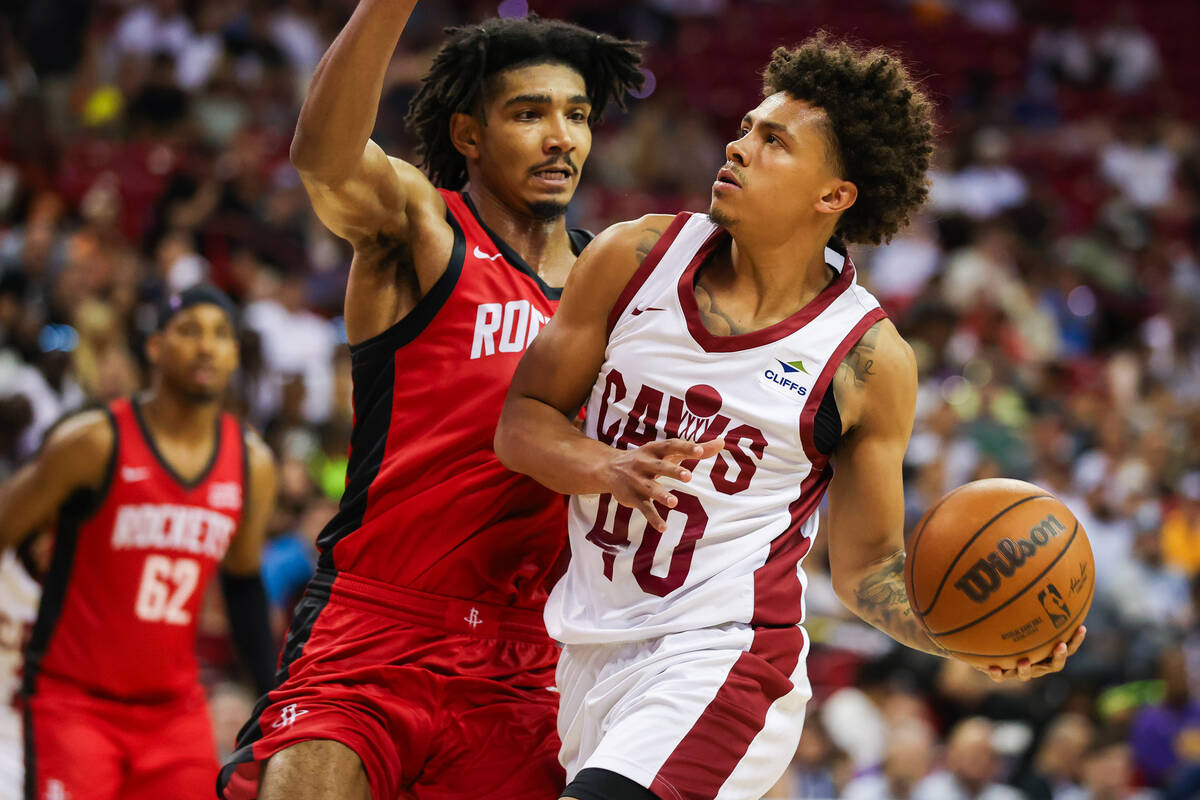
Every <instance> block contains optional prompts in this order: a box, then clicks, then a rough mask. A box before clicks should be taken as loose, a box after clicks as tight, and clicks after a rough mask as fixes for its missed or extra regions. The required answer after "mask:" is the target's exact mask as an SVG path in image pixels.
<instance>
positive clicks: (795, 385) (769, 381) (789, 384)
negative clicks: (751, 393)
mask: <svg viewBox="0 0 1200 800" xmlns="http://www.w3.org/2000/svg"><path fill="white" fill-rule="evenodd" d="M774 361H775V364H772V365H771V366H769V367H767V368H766V369H765V370H763V372H762V374H761V375H760V376H759V377H760V379H761V380H762V382H763V384H764V385H766V386H768V387H769V388H771V389H772V390H774V391H777V392H782V393H783V394H785V395H787V396H788V397H789V398H791V399H792V400H797V401H803V400H804V399H805V398H806V397H808V390H809V384H810V383H811V380H809V379H808V378H807V377H806V376H809V375H810V373H809V371H808V370H807V369H805V367H804V361H803V360H799V359H797V360H796V361H783V360H782V359H778V358H776V359H774ZM776 365H778V366H776Z"/></svg>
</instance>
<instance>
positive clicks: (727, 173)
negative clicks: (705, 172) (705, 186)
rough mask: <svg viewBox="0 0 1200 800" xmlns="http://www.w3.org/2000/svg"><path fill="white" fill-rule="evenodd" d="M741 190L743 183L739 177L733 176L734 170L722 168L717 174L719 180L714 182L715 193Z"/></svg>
mask: <svg viewBox="0 0 1200 800" xmlns="http://www.w3.org/2000/svg"><path fill="white" fill-rule="evenodd" d="M741 188H742V182H741V181H739V180H738V178H737V175H734V174H733V170H731V169H730V168H729V167H721V170H720V171H719V172H718V173H717V180H716V181H714V182H713V191H714V192H715V191H717V190H718V189H741Z"/></svg>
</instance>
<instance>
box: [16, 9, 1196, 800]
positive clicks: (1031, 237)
mask: <svg viewBox="0 0 1200 800" xmlns="http://www.w3.org/2000/svg"><path fill="white" fill-rule="evenodd" d="M1048 7H1049V8H1048ZM352 8H353V2H352V0H251V2H236V0H42V2H38V3H29V4H22V3H17V4H15V5H14V4H0V478H3V477H4V476H5V475H7V474H9V473H11V471H12V470H13V469H14V468H15V467H16V466H17V465H19V464H20V463H21V462H22V461H23V460H24V459H26V458H28V456H29V455H30V454H31V453H32V452H33V451H34V449H35V448H36V447H37V445H38V442H39V441H40V437H41V435H42V434H43V432H44V431H45V430H46V429H47V427H48V426H49V425H51V424H52V423H53V422H54V421H55V420H56V419H57V418H59V417H60V416H61V415H62V414H64V413H67V412H70V411H72V410H74V409H77V408H80V407H82V406H83V405H85V404H87V403H92V402H102V401H105V400H108V399H110V398H113V397H116V396H119V395H124V394H129V393H131V392H135V391H137V390H138V389H139V388H140V387H141V386H142V385H143V382H144V378H145V367H146V364H145V358H144V355H143V352H142V344H143V341H144V338H145V336H146V335H147V333H148V332H149V330H150V327H151V325H152V324H153V319H154V317H153V314H152V311H151V310H152V308H153V306H154V303H155V302H156V301H157V300H158V299H159V298H160V297H161V296H162V295H163V294H164V293H166V292H170V291H172V290H176V289H180V288H183V287H186V286H188V285H190V284H192V283H195V282H196V281H198V280H209V281H212V282H215V283H216V284H218V285H220V286H221V287H223V288H225V289H226V290H227V291H228V292H229V293H230V294H231V295H233V296H234V297H235V298H236V299H237V301H238V302H239V303H240V304H241V306H242V308H243V312H244V316H243V320H244V323H245V324H244V331H243V340H242V370H241V373H240V375H239V378H238V380H237V384H236V387H235V392H234V396H233V397H231V398H230V403H231V404H232V405H233V406H235V407H236V408H237V409H238V410H239V411H240V413H242V414H243V415H244V416H245V417H246V418H247V419H248V420H249V421H250V422H251V423H252V424H253V425H254V426H256V427H257V428H258V429H259V430H260V431H262V432H263V434H264V436H265V438H266V439H267V441H268V443H269V444H270V445H271V447H272V448H273V449H274V451H275V453H276V455H277V457H278V459H279V462H280V465H281V472H280V475H281V480H280V482H281V490H280V497H279V503H278V507H277V510H276V512H275V518H274V519H273V521H272V524H271V541H270V543H269V545H268V550H267V552H266V554H265V557H264V578H265V581H266V584H267V587H268V592H269V594H270V596H271V600H272V602H273V604H274V607H275V612H276V615H277V620H276V621H277V627H278V629H279V630H282V628H283V626H284V624H285V621H286V619H287V617H288V614H289V611H290V608H291V605H292V603H293V602H294V601H295V599H296V597H297V595H298V593H299V592H300V591H301V590H302V588H303V585H304V582H305V581H306V580H307V577H308V575H309V574H310V572H311V570H312V568H313V565H314V560H315V551H314V548H313V541H314V539H315V536H316V533H317V531H319V530H320V528H321V526H322V525H323V524H324V523H325V521H326V520H327V519H328V518H329V517H330V516H331V514H332V512H333V510H334V509H335V507H336V503H337V501H338V499H339V496H340V492H341V488H342V485H343V481H344V475H345V464H346V448H347V443H348V439H349V430H350V425H351V422H352V409H351V406H350V396H351V393H350V369H349V358H348V353H347V350H346V347H345V335H344V332H343V328H342V324H341V320H340V318H339V314H340V309H341V301H342V288H343V285H344V280H345V276H346V273H347V270H348V261H349V250H348V248H347V247H345V246H344V245H343V244H342V243H341V242H339V241H338V240H336V239H334V238H333V237H332V236H330V235H329V234H328V233H327V232H326V231H325V230H324V229H323V228H322V227H321V225H320V224H319V223H318V222H317V220H316V219H315V217H314V216H313V214H312V213H311V210H310V207H309V204H308V200H307V198H306V196H305V194H304V190H303V188H302V187H301V186H300V184H299V180H298V178H297V176H296V173H295V171H294V170H293V169H292V168H291V167H290V165H289V164H288V160H287V151H288V145H289V143H290V138H291V133H292V129H293V127H294V124H295V118H296V114H297V111H298V109H299V106H300V103H301V102H302V101H303V97H304V91H305V88H306V86H307V82H308V79H309V77H310V75H311V73H312V70H313V68H314V67H315V65H316V63H317V61H318V60H319V59H320V57H321V54H322V53H323V52H324V49H325V47H326V45H327V44H328V42H329V41H330V40H331V39H332V37H333V36H335V35H336V33H337V31H338V30H339V29H340V27H341V25H342V24H343V23H344V21H345V19H346V18H347V17H348V15H349V13H350V11H351V9H352ZM526 9H530V10H533V11H536V12H538V13H540V14H542V15H544V16H554V17H563V18H569V19H572V20H574V21H577V22H580V23H582V24H585V25H588V26H590V27H592V28H595V29H597V30H604V31H608V32H612V33H617V34H620V35H624V36H628V37H631V38H636V39H640V40H644V41H646V42H648V47H647V59H646V68H647V70H648V72H649V75H648V78H649V80H648V82H647V86H646V91H645V94H646V97H644V98H642V99H638V100H634V101H632V102H631V104H630V108H629V109H628V110H627V111H626V112H614V113H611V114H610V115H609V119H608V120H606V121H605V123H604V124H603V125H602V126H601V127H600V128H598V129H597V131H596V140H595V145H594V148H593V153H592V156H591V159H590V161H589V162H588V164H587V167H586V169H585V172H584V180H583V183H582V186H581V189H580V191H579V193H578V195H577V196H576V200H575V202H574V204H573V207H572V211H571V223H572V224H577V225H582V226H585V227H589V228H591V229H593V230H600V229H602V228H603V227H605V225H606V224H608V223H611V222H614V221H617V220H620V219H627V218H629V217H631V216H635V215H638V214H641V213H645V212H648V211H671V210H674V209H676V208H689V209H695V210H703V209H705V208H707V205H708V191H709V189H708V187H709V185H710V184H711V182H712V176H713V174H714V172H715V170H716V168H717V167H718V166H719V165H720V163H721V162H722V161H723V146H724V143H725V141H726V140H727V139H728V138H729V137H730V135H732V133H733V131H734V130H735V125H736V123H737V121H738V119H740V117H741V114H742V113H743V112H744V111H745V110H746V109H747V108H750V107H751V106H752V105H753V104H754V103H755V102H756V97H757V96H758V92H759V79H758V76H757V74H756V71H757V70H758V69H759V68H760V67H761V66H762V64H764V63H765V61H766V59H767V56H768V54H769V52H770V49H771V48H772V47H773V46H774V45H777V44H786V43H791V42H794V41H798V40H799V39H801V38H803V37H804V36H806V35H808V34H810V33H812V32H813V31H815V30H816V29H818V28H820V27H824V28H826V29H827V30H829V31H831V32H832V33H834V34H835V35H850V36H853V37H855V38H856V39H857V40H859V41H860V42H862V43H864V44H869V45H885V46H888V47H890V48H892V49H895V50H897V51H899V52H900V53H901V54H903V55H904V56H905V57H906V59H907V61H908V62H909V63H910V65H911V67H912V70H913V72H914V73H915V74H917V75H918V76H920V77H922V79H923V81H924V83H925V85H926V87H927V88H928V90H929V91H930V92H931V93H932V94H933V95H934V97H935V99H936V101H937V104H938V108H939V127H940V129H941V132H942V133H941V137H940V141H939V151H938V156H937V162H936V165H935V169H934V171H933V174H932V175H931V178H932V186H931V195H930V203H929V205H928V206H927V208H926V210H925V212H924V213H922V215H921V216H920V217H919V218H917V219H916V220H914V222H913V224H912V225H911V226H910V227H909V228H908V229H907V230H906V231H904V232H903V233H902V234H901V235H900V236H898V237H897V238H896V239H894V240H893V241H892V242H891V243H890V244H887V245H885V246H880V247H876V248H852V250H851V253H852V255H853V257H854V259H855V262H856V264H858V265H859V268H860V272H861V275H862V281H863V282H864V283H865V284H866V285H867V286H868V287H869V288H871V289H872V290H873V291H874V292H875V293H876V294H877V295H878V296H879V297H880V299H881V301H882V302H883V304H884V307H885V308H886V309H887V310H888V312H889V314H890V315H891V317H892V319H893V320H894V321H895V322H896V324H897V325H898V327H899V328H900V330H901V332H902V333H903V334H904V335H905V336H906V338H907V339H908V341H909V342H910V343H911V344H912V345H913V347H914V349H915V351H916V353H917V356H918V361H919V368H920V376H921V382H920V390H919V401H918V408H917V420H916V427H915V430H914V432H913V438H912V442H911V445H910V447H909V451H908V455H907V459H906V473H907V474H906V491H907V502H908V520H909V524H910V525H911V524H913V523H915V522H916V520H918V519H919V518H920V516H921V514H922V513H924V511H925V510H926V509H927V508H929V507H930V505H931V504H932V503H933V502H934V501H936V499H937V498H938V497H940V496H941V495H942V494H943V493H945V492H946V491H948V490H949V489H951V488H953V487H954V486H957V485H959V484H961V483H964V482H966V481H968V480H972V479H977V478H983V477H991V476H999V475H1007V476H1013V477H1018V478H1023V479H1026V480H1031V481H1034V482H1036V483H1038V484H1040V485H1042V486H1045V487H1046V488H1048V489H1050V490H1052V491H1053V492H1055V493H1056V494H1057V495H1058V496H1059V497H1061V498H1062V499H1063V500H1064V501H1065V502H1066V503H1067V505H1068V506H1069V507H1070V508H1071V510H1072V511H1073V513H1074V514H1075V515H1076V517H1077V518H1078V519H1079V521H1080V523H1081V524H1082V526H1083V528H1084V529H1085V530H1086V531H1087V533H1088V535H1089V537H1090V539H1091V543H1092V547H1093V549H1094V551H1095V556H1096V563H1097V570H1096V597H1095V601H1094V605H1093V609H1092V612H1091V615H1090V617H1089V618H1088V621H1087V625H1088V629H1089V632H1088V637H1087V642H1086V644H1085V645H1084V648H1083V650H1081V651H1080V653H1079V654H1078V655H1076V656H1075V657H1073V658H1072V659H1071V660H1070V662H1069V663H1068V666H1067V669H1066V670H1065V671H1064V672H1063V673H1062V674H1061V675H1057V676H1053V677H1050V678H1047V679H1044V680H1041V681H1037V682H1035V683H1034V684H1032V685H1030V686H1022V687H1018V688H1009V687H1004V688H1000V687H998V686H996V685H995V684H992V683H991V681H989V680H988V679H987V677H986V676H984V675H982V674H980V673H977V672H975V671H973V670H971V669H970V668H968V667H964V666H962V665H960V664H956V663H950V662H944V661H941V660H938V659H934V658H931V657H925V656H922V655H921V654H918V653H914V652H911V651H907V650H903V649H901V648H899V647H898V646H895V645H893V644H892V643H891V642H890V640H888V639H887V638H886V637H884V636H883V635H882V634H878V633H876V632H874V631H873V630H871V629H869V628H867V627H866V626H864V625H862V624H860V623H858V622H856V621H854V620H853V619H851V618H850V616H849V614H848V613H847V612H846V611H845V610H844V609H843V608H842V607H841V606H840V604H839V603H838V601H837V600H836V598H835V597H834V594H833V591H832V588H831V587H830V585H829V581H828V574H827V569H826V566H825V563H824V562H823V558H824V556H823V547H821V543H820V541H819V543H818V547H817V548H815V549H814V552H813V554H812V555H811V556H810V557H809V558H808V561H807V563H806V570H807V572H808V574H809V576H810V582H809V595H808V597H809V600H808V605H807V608H808V613H809V616H810V622H809V630H810V632H811V633H812V638H813V640H814V646H813V651H812V654H811V655H810V659H809V663H810V673H811V676H812V681H813V685H814V692H815V696H814V701H813V703H812V704H811V705H810V711H809V718H808V723H807V725H806V729H805V734H804V738H803V740H802V742H801V745H800V749H799V750H798V752H797V755H796V760H795V762H794V764H793V766H792V768H791V769H790V770H789V772H788V774H787V775H785V777H784V779H783V780H782V781H781V783H780V785H779V786H777V787H776V789H775V791H774V792H773V796H777V797H781V798H783V797H786V798H833V797H845V798H880V799H881V800H887V799H888V798H894V799H895V800H904V799H906V798H912V800H953V799H956V798H964V799H965V798H980V799H981V800H1006V799H1007V798H1021V797H1026V798H1030V800H1050V799H1051V798H1052V799H1053V800H1127V799H1128V798H1143V797H1145V798H1149V797H1159V798H1163V800H1173V798H1186V797H1200V576H1198V574H1197V573H1200V449H1197V448H1200V325H1198V324H1197V320H1198V319H1200V127H1197V125H1198V123H1200V101H1197V99H1196V97H1195V96H1194V94H1193V93H1192V87H1194V85H1196V82H1197V80H1198V79H1200V68H1198V67H1197V65H1196V62H1195V61H1194V59H1192V58H1191V54H1190V51H1189V45H1190V44H1191V42H1190V37H1191V36H1193V35H1194V32H1195V31H1196V30H1200V5H1197V4H1195V3H1194V2H1190V1H1189V0H1157V2H1153V3H1137V4H1134V3H1129V4H1124V3H1120V2H1117V1H1116V0H1105V1H1104V2H1088V3H1084V2H1061V3H1051V4H1043V3H1038V2H1033V0H1027V1H1026V0H811V2H804V3H798V2H796V3H793V2H787V1H786V0H778V1H777V2H768V0H759V1H758V2H751V1H750V0H645V1H644V2H628V1H622V0H545V2H539V0H531V2H529V3H526V2H524V0H505V2H503V3H499V4H498V5H497V0H479V1H478V2H471V1H470V0H459V2H440V3H423V4H420V5H419V6H418V7H417V11H416V13H415V14H414V16H413V19H412V21H411V23H410V26H409V28H408V30H406V32H405V34H404V36H403V38H402V40H401V47H400V50H399V51H398V52H397V54H396V57H395V59H394V61H393V64H392V67H391V69H390V71H389V76H388V81H387V84H386V86H385V90H384V99H383V102H382V104H381V108H380V115H379V120H378V126H377V129H376V133H375V138H376V139H377V141H379V142H380V144H381V145H382V146H383V147H384V148H385V149H386V150H388V152H390V153H392V154H394V155H398V156H401V157H408V156H410V155H411V152H412V147H413V142H412V139H411V137H410V136H409V135H408V133H407V132H406V131H405V130H404V126H403V116H404V113H405V110H406V107H407V103H408V100H409V98H411V96H412V95H413V92H414V90H415V87H416V84H417V81H418V80H419V78H420V76H421V74H422V73H423V70H424V68H425V66H426V64H427V63H428V59H429V57H430V55H431V53H432V51H433V50H434V49H435V48H436V46H437V45H438V43H439V41H440V38H441V36H442V33H441V31H442V29H443V27H445V26H447V25H454V24H463V23H467V22H470V21H473V20H478V19H482V18H483V17H486V16H490V15H494V14H496V13H497V12H499V13H504V14H523V13H525V11H526ZM201 653H202V658H203V661H204V663H205V665H206V671H205V674H206V680H207V683H208V684H209V685H210V686H211V689H212V692H211V694H212V697H211V702H212V706H213V716H214V724H215V726H216V728H217V732H216V735H217V737H218V745H219V747H220V748H221V751H222V753H224V752H227V751H228V748H229V746H230V745H231V743H232V741H233V733H234V732H235V731H236V728H237V726H238V725H240V723H241V722H242V721H244V720H245V718H246V717H247V716H248V713H249V707H250V703H251V702H252V698H250V696H249V694H248V690H247V689H246V688H245V684H244V682H243V681H242V680H241V677H240V676H239V675H238V674H237V672H236V667H235V666H234V664H233V656H232V650H231V648H230V646H229V644H228V641H227V637H226V635H225V622H224V619H223V617H222V612H221V611H220V604H219V603H211V604H210V610H209V612H208V613H207V615H206V620H205V624H204V636H203V639H202V642H201Z"/></svg>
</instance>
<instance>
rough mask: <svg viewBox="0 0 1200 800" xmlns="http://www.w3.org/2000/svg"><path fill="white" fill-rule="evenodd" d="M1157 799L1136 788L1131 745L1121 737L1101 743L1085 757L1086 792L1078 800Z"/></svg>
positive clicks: (1113, 735) (1149, 793) (1152, 794)
mask: <svg viewBox="0 0 1200 800" xmlns="http://www.w3.org/2000/svg"><path fill="white" fill-rule="evenodd" d="M1157 797H1158V795H1157V794H1156V793H1155V792H1153V791H1149V790H1145V789H1138V788H1137V787H1136V785H1135V783H1134V772H1133V759H1132V758H1131V756H1130V750H1129V744H1128V743H1126V742H1125V741H1124V740H1123V739H1122V737H1121V736H1120V735H1119V734H1115V733H1114V734H1110V735H1108V736H1107V737H1103V738H1100V739H1099V740H1097V742H1096V744H1095V745H1093V747H1092V749H1091V750H1090V751H1089V752H1088V754H1087V756H1086V757H1085V758H1084V761H1083V791H1082V792H1081V793H1080V794H1079V795H1078V800H1156V798H1157ZM1072 800H1074V798H1072Z"/></svg>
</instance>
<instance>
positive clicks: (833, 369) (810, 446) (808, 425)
mask: <svg viewBox="0 0 1200 800" xmlns="http://www.w3.org/2000/svg"><path fill="white" fill-rule="evenodd" d="M846 263H847V264H849V263H850V260H849V259H846ZM886 318H887V314H886V313H885V312H884V310H883V309H882V308H873V309H871V310H870V311H868V312H867V313H866V314H864V315H863V318H862V319H860V320H859V321H858V323H857V324H856V325H855V326H854V327H853V328H851V329H850V332H849V333H848V334H846V338H845V339H842V343H841V344H839V345H838V346H837V349H835V350H834V351H833V355H831V356H830V357H829V360H828V361H826V362H825V368H824V369H823V370H821V374H820V375H818V376H817V382H816V383H815V384H813V388H812V391H811V392H809V393H808V400H807V401H806V402H805V403H804V409H803V410H802V411H801V412H800V443H801V444H802V445H804V454H805V455H806V456H808V460H809V461H811V462H812V464H813V470H814V471H817V470H820V469H823V468H824V466H825V464H826V463H827V462H828V461H829V456H828V455H826V454H825V453H822V452H821V451H820V450H818V449H817V445H816V442H814V441H813V420H814V419H815V418H816V416H817V410H818V409H819V408H820V407H821V399H822V398H824V397H825V392H826V391H827V390H828V389H829V385H830V384H831V383H832V382H833V376H834V374H835V373H837V368H838V366H840V365H841V363H842V361H843V360H845V358H846V354H847V353H849V352H850V349H851V348H852V347H854V345H856V344H858V340H859V339H861V338H862V337H863V334H865V333H866V332H867V331H868V330H869V329H870V328H871V326H872V325H874V324H875V323H876V322H879V321H880V320H881V319H886Z"/></svg>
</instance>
